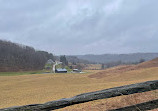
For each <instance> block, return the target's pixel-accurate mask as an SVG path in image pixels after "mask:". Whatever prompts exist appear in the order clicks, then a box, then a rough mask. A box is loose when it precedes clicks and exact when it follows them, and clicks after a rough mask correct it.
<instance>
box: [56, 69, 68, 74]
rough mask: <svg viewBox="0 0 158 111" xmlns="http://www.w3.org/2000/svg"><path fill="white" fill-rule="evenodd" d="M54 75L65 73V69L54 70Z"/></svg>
mask: <svg viewBox="0 0 158 111" xmlns="http://www.w3.org/2000/svg"><path fill="white" fill-rule="evenodd" d="M55 73H67V70H66V69H62V68H61V69H56V70H55Z"/></svg>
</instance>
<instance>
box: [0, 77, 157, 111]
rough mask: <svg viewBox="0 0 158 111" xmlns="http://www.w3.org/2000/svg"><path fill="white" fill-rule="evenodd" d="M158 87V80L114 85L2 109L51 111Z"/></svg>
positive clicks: (5, 110)
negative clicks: (67, 96)
mask: <svg viewBox="0 0 158 111" xmlns="http://www.w3.org/2000/svg"><path fill="white" fill-rule="evenodd" d="M156 89H158V80H155V81H147V82H143V83H137V84H131V85H125V86H120V87H114V88H110V89H105V90H100V91H96V92H89V93H83V94H80V95H77V96H74V97H72V98H63V99H60V100H56V101H51V102H47V103H44V104H32V105H25V106H18V107H11V108H5V109H0V111H50V110H55V109H59V108H63V107H66V106H70V105H74V104H79V103H84V102H88V101H93V100H98V99H105V98H111V97H116V96H122V95H130V94H134V93H141V92H147V91H151V90H156Z"/></svg>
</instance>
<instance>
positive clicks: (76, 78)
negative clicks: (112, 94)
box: [0, 66, 158, 111]
mask: <svg viewBox="0 0 158 111" xmlns="http://www.w3.org/2000/svg"><path fill="white" fill-rule="evenodd" d="M121 67H122V66H121ZM115 69H116V70H118V67H117V68H113V70H115ZM108 70H111V69H108ZM101 72H103V75H104V76H102V77H101V78H96V77H95V76H94V75H96V74H97V75H98V74H101ZM101 72H100V71H99V70H91V71H90V70H89V73H85V74H33V75H16V76H0V108H5V107H11V106H19V105H26V104H37V103H44V102H48V101H52V100H57V99H61V98H68V97H72V96H75V95H77V94H80V93H86V92H91V91H97V90H102V89H106V88H112V87H116V86H121V85H127V84H133V83H139V82H144V81H149V80H157V79H158V67H150V68H140V69H135V70H127V71H124V72H121V71H120V72H118V73H116V72H117V71H110V72H108V73H107V71H105V72H106V73H105V72H104V71H101ZM104 73H105V74H104ZM92 75H93V76H92ZM156 98H158V91H152V92H146V93H142V94H134V95H130V96H122V97H116V98H111V99H103V100H97V101H93V102H88V103H83V104H79V105H73V106H69V107H66V108H63V109H59V111H87V110H91V111H105V110H107V109H112V108H119V107H123V106H127V105H131V104H136V103H139V102H144V101H148V100H152V99H156ZM120 103H121V104H120Z"/></svg>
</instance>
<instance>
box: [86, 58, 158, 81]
mask: <svg viewBox="0 0 158 111" xmlns="http://www.w3.org/2000/svg"><path fill="white" fill-rule="evenodd" d="M153 67H158V58H155V59H153V60H151V61H146V62H143V63H140V64H137V65H121V66H117V67H113V68H109V69H106V70H104V71H101V72H98V73H96V74H92V75H90V76H89V77H90V78H104V77H106V76H107V75H109V76H110V75H111V74H121V73H125V72H129V71H135V70H140V69H147V68H153Z"/></svg>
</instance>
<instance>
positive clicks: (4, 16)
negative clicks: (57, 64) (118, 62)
mask: <svg viewBox="0 0 158 111" xmlns="http://www.w3.org/2000/svg"><path fill="white" fill-rule="evenodd" d="M157 4H158V1H157V0H25V1H24V0H0V39H5V40H11V41H13V42H17V43H22V44H26V45H30V46H33V47H35V48H36V49H41V50H47V51H49V52H53V53H55V54H88V53H94V54H100V53H133V52H156V51H157V50H158V46H157V42H158V37H157V36H158V22H157V20H158V15H157V11H158V5H157Z"/></svg>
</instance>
